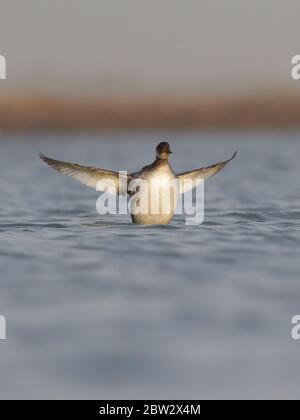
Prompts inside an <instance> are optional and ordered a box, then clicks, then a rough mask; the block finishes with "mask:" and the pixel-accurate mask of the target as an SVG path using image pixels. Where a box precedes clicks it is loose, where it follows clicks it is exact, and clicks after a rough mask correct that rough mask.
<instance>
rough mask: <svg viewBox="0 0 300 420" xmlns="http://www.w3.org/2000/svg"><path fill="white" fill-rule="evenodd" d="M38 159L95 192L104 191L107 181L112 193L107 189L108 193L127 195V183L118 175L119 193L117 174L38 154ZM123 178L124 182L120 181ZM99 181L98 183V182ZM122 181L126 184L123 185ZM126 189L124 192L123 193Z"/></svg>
mask: <svg viewBox="0 0 300 420" xmlns="http://www.w3.org/2000/svg"><path fill="white" fill-rule="evenodd" d="M39 156H40V158H41V159H42V160H43V161H44V162H46V163H47V164H48V165H50V166H51V167H52V168H53V169H56V170H57V171H59V172H61V173H63V174H65V175H68V176H71V177H72V178H75V179H77V181H79V182H81V183H82V184H84V185H87V186H88V187H90V188H94V189H95V190H97V191H104V190H106V188H104V185H105V181H108V184H109V185H110V186H112V187H113V189H114V191H112V190H111V189H109V191H110V192H116V193H120V194H126V193H127V182H129V180H130V179H129V178H128V180H127V179H125V178H126V176H125V175H120V181H121V185H124V191H123V190H122V191H119V173H118V172H113V171H106V170H105V169H98V168H93V167H90V166H82V165H78V163H69V162H62V161H59V160H55V159H51V158H49V157H47V156H45V155H43V154H42V153H40V155H39ZM122 177H124V180H122ZM99 181H100V182H99ZM123 181H125V182H126V184H123ZM125 189H126V191H125Z"/></svg>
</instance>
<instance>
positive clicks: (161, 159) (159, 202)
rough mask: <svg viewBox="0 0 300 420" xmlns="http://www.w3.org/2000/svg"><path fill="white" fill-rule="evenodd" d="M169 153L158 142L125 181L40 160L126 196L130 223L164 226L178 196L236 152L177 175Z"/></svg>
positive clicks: (118, 176)
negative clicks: (150, 157) (153, 155)
mask: <svg viewBox="0 0 300 420" xmlns="http://www.w3.org/2000/svg"><path fill="white" fill-rule="evenodd" d="M170 153H172V152H171V150H170V148H169V144H168V143H166V142H162V143H160V144H159V145H158V146H157V148H156V159H155V161H154V162H153V163H152V164H150V165H148V166H145V167H144V168H142V169H141V170H140V171H138V172H135V173H132V174H129V175H128V177H126V179H125V178H123V177H124V175H123V174H119V173H118V172H114V171H108V170H104V169H98V168H94V167H89V166H82V165H78V164H76V163H68V162H62V161H58V160H55V159H51V158H48V157H47V156H45V155H42V154H41V155H40V157H41V159H42V160H43V161H44V162H46V163H47V164H48V165H50V166H52V167H53V168H54V169H56V170H57V171H59V172H62V173H64V174H65V175H69V176H71V177H73V178H75V179H77V180H78V181H79V182H81V183H82V184H85V185H87V186H89V187H91V188H94V189H96V190H97V191H106V189H105V187H103V185H105V183H108V184H109V185H110V186H112V187H113V192H114V193H116V194H128V195H129V197H130V213H131V218H132V221H133V223H136V224H140V225H162V224H163V225H164V224H168V223H169V222H170V221H171V220H172V218H173V215H174V212H175V209H176V203H177V198H178V195H179V194H180V193H184V192H186V191H188V190H190V189H192V188H194V187H196V186H197V185H198V184H199V182H200V181H201V180H205V179H207V178H209V177H210V176H212V175H214V174H215V173H217V172H219V171H220V170H221V169H222V168H223V167H224V166H225V165H226V164H227V163H228V162H230V161H231V160H232V159H233V158H234V157H235V155H236V153H235V154H234V155H233V156H232V158H231V159H228V160H226V161H224V162H219V163H216V164H214V165H211V166H208V167H204V168H199V169H196V170H193V171H189V172H184V173H181V174H177V175H176V174H175V173H174V171H173V169H172V168H171V166H170V164H169V161H168V157H169V155H170Z"/></svg>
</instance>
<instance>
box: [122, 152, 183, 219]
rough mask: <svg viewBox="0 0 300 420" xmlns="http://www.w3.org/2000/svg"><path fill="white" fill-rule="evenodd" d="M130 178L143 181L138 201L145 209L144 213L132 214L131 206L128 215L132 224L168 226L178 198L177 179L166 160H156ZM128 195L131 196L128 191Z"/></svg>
mask: <svg viewBox="0 0 300 420" xmlns="http://www.w3.org/2000/svg"><path fill="white" fill-rule="evenodd" d="M131 176H132V177H133V180H136V179H137V180H139V179H141V180H143V181H144V187H142V188H141V190H140V191H139V194H140V201H141V202H143V203H145V207H146V208H145V210H146V211H144V212H143V211H142V212H138V213H137V214H134V208H133V205H131V208H130V210H131V211H130V213H131V218H132V221H133V223H137V224H139V225H165V224H168V223H169V222H170V221H171V219H172V217H173V215H174V211H175V208H176V202H177V197H178V189H176V180H177V177H176V174H175V173H174V172H173V170H172V168H171V166H170V164H169V162H168V160H167V159H157V160H155V161H154V162H153V163H152V164H151V165H148V166H145V167H144V168H143V169H142V170H141V171H139V172H138V173H136V174H131ZM133 185H134V182H133ZM129 195H131V192H130V191H129ZM134 203H135V201H134Z"/></svg>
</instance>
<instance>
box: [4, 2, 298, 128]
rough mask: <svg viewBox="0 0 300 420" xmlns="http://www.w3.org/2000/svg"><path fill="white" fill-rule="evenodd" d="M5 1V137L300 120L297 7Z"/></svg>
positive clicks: (278, 4) (286, 4)
mask: <svg viewBox="0 0 300 420" xmlns="http://www.w3.org/2000/svg"><path fill="white" fill-rule="evenodd" d="M0 6H1V17H0V23H1V24H0V54H3V55H4V56H5V57H6V60H7V80H6V81H1V84H0V127H1V129H2V130H23V129H27V130H28V129H29V130H32V129H38V130H40V129H53V130H57V129H84V130H85V129H88V130H93V129H102V128H148V127H158V128H169V127H176V128H180V127H183V128H186V127H192V128H195V127H196V128H198V127H213V128H215V127H217V126H221V127H222V126H226V127H235V126H238V127H240V126H243V127H247V126H251V127H253V126H290V125H298V124H299V122H300V112H299V110H300V96H299V94H300V82H299V81H298V82H297V81H294V80H292V78H291V68H292V65H291V59H292V57H293V55H295V54H297V53H299V28H298V16H299V13H300V4H299V1H297V0H288V1H287V2H284V3H283V2H282V1H280V0H272V1H271V0H262V1H261V0H253V1H252V2H246V1H239V0H227V1H226V2H219V1H216V0H201V1H198V0H188V1H186V2H183V1H181V0H153V1H151V2H149V1H145V0H142V1H141V0H127V1H124V2H120V1H116V0H110V1H108V0H87V1H85V2H83V1H80V0H65V1H64V2H61V1H58V0H53V1H51V2H48V1H46V0H39V1H38V0H27V1H26V2H19V1H17V0H11V1H5V0H1V1H0Z"/></svg>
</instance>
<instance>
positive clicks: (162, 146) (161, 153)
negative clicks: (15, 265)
mask: <svg viewBox="0 0 300 420" xmlns="http://www.w3.org/2000/svg"><path fill="white" fill-rule="evenodd" d="M171 153H172V151H171V150H170V145H169V143H167V142H166V141H163V142H161V143H159V144H158V145H157V146H156V157H157V158H158V159H168V157H169V155H170V154H171Z"/></svg>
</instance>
